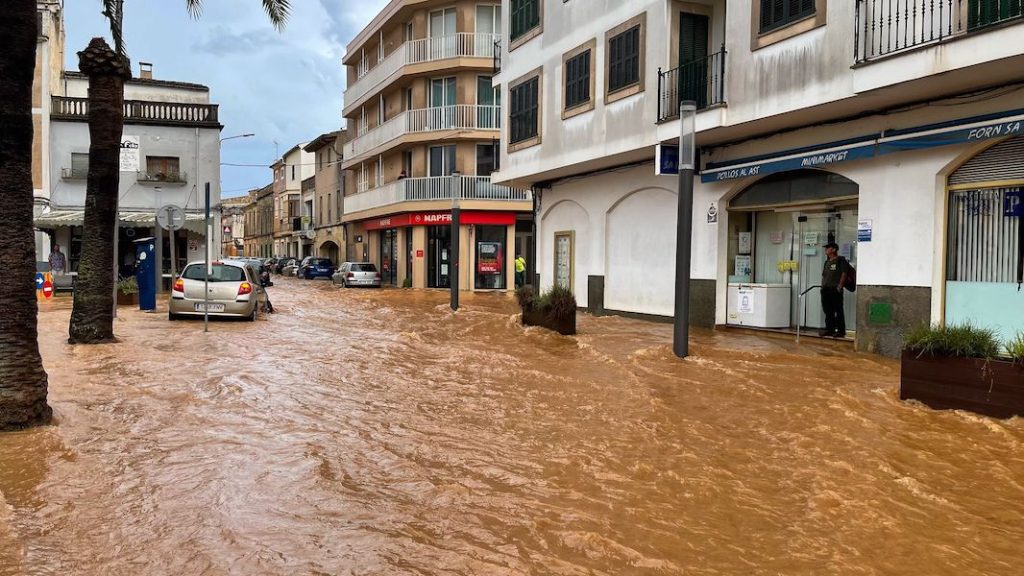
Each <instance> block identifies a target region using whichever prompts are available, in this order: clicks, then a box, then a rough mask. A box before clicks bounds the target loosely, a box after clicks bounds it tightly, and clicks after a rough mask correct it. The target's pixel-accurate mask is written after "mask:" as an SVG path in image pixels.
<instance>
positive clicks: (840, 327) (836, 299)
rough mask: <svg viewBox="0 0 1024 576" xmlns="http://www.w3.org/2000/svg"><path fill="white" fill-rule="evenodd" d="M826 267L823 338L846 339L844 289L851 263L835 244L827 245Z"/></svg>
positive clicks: (822, 299)
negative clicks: (841, 254)
mask: <svg viewBox="0 0 1024 576" xmlns="http://www.w3.org/2000/svg"><path fill="white" fill-rule="evenodd" d="M825 256H827V257H828V258H827V259H826V260H825V267H824V268H823V269H822V271H821V309H822V310H824V311H825V329H824V330H822V331H821V332H819V334H820V335H821V336H822V337H825V336H833V337H835V338H845V337H846V318H845V317H844V315H843V287H844V286H846V275H847V273H848V272H849V269H850V263H849V262H847V261H846V258H843V257H842V256H840V255H839V246H838V245H837V244H836V243H835V242H829V243H828V244H825Z"/></svg>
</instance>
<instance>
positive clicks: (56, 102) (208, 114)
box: [50, 96, 220, 128]
mask: <svg viewBox="0 0 1024 576" xmlns="http://www.w3.org/2000/svg"><path fill="white" fill-rule="evenodd" d="M50 104H51V110H50V117H51V118H53V119H54V120H70V121H72V122H86V121H88V120H89V99H88V98H70V97H67V96H51V99H50ZM124 121H125V123H126V124H160V125H170V126H200V127H210V128H220V123H219V121H218V119H217V104H192V103H182V102H150V101H146V100H125V102H124Z"/></svg>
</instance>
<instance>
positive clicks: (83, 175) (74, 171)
mask: <svg viewBox="0 0 1024 576" xmlns="http://www.w3.org/2000/svg"><path fill="white" fill-rule="evenodd" d="M88 177H89V169H88V168H61V169H60V178H61V180H85V179H87V178H88Z"/></svg>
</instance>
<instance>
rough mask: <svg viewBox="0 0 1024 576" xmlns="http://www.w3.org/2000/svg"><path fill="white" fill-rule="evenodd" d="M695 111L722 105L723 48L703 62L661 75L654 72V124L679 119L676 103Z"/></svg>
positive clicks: (680, 67)
mask: <svg viewBox="0 0 1024 576" xmlns="http://www.w3.org/2000/svg"><path fill="white" fill-rule="evenodd" d="M686 100H692V101H694V102H696V103H697V109H698V110H701V109H703V108H707V107H708V106H714V105H715V104H723V103H725V46H722V50H721V51H720V52H716V53H714V54H711V55H710V56H708V57H706V58H701V59H699V60H694V61H692V62H686V63H684V64H681V65H680V66H679V67H678V68H673V69H671V70H668V71H665V72H662V70H661V68H659V69H658V122H663V121H665V120H670V119H673V118H678V117H679V103H680V101H686Z"/></svg>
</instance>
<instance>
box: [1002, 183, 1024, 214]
mask: <svg viewBox="0 0 1024 576" xmlns="http://www.w3.org/2000/svg"><path fill="white" fill-rule="evenodd" d="M1003 216H1007V217H1009V216H1022V217H1024V194H1022V193H1021V189H1020V188H1011V189H1009V190H1007V191H1006V195H1005V196H1004V197H1003Z"/></svg>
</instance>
